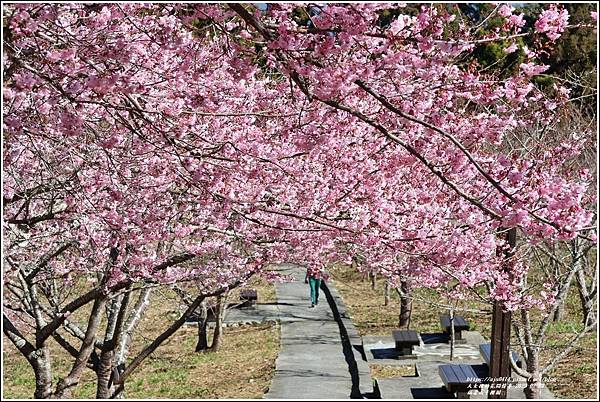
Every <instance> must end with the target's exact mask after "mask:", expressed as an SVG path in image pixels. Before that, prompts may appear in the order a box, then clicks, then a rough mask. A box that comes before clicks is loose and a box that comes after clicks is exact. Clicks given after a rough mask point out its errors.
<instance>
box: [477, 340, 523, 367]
mask: <svg viewBox="0 0 600 402" xmlns="http://www.w3.org/2000/svg"><path fill="white" fill-rule="evenodd" d="M479 354H480V355H481V358H482V359H483V361H484V362H485V364H487V365H488V367H489V365H490V360H491V359H492V344H491V343H482V344H481V345H479ZM510 354H511V355H512V359H513V360H514V362H515V364H516V365H517V367H522V366H521V365H522V364H523V362H522V361H521V359H520V358H519V354H518V353H517V352H515V351H513V350H511V351H510Z"/></svg>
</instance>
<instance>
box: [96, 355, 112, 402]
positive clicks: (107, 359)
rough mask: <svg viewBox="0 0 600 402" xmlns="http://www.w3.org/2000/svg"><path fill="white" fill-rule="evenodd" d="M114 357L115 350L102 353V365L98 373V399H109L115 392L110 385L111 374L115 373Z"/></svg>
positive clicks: (99, 366)
mask: <svg viewBox="0 0 600 402" xmlns="http://www.w3.org/2000/svg"><path fill="white" fill-rule="evenodd" d="M114 357H115V351H114V350H108V351H102V353H100V364H99V365H98V370H97V371H96V379H97V384H96V399H109V398H110V397H111V396H112V394H113V392H114V389H113V384H110V385H109V382H110V374H111V373H112V371H113V362H114Z"/></svg>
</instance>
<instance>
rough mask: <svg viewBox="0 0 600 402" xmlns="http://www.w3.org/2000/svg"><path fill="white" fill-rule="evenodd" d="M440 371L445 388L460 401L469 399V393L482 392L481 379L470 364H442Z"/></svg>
mask: <svg viewBox="0 0 600 402" xmlns="http://www.w3.org/2000/svg"><path fill="white" fill-rule="evenodd" d="M438 371H439V375H440V378H441V379H442V382H443V383H444V387H446V389H447V390H448V392H450V393H451V394H456V397H457V398H459V399H469V391H471V390H478V391H480V390H481V379H480V378H479V376H478V375H477V373H475V370H473V367H471V366H470V365H469V364H442V365H440V366H439V370H438Z"/></svg>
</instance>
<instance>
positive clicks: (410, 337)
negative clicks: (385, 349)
mask: <svg viewBox="0 0 600 402" xmlns="http://www.w3.org/2000/svg"><path fill="white" fill-rule="evenodd" d="M392 336H393V337H394V342H395V343H396V350H397V351H398V354H399V355H400V356H410V355H412V352H413V346H418V345H420V344H421V340H420V339H419V334H418V333H417V331H408V330H406V331H405V330H399V329H396V330H393V331H392Z"/></svg>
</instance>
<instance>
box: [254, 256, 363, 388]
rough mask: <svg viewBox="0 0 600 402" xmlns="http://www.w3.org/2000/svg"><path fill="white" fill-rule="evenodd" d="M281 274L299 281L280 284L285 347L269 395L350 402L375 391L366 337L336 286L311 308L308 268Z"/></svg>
mask: <svg viewBox="0 0 600 402" xmlns="http://www.w3.org/2000/svg"><path fill="white" fill-rule="evenodd" d="M278 270H279V271H280V272H282V273H285V274H292V275H293V276H294V277H295V280H294V281H292V282H284V283H278V284H276V292H277V307H278V309H279V312H278V314H277V316H278V318H279V321H280V323H281V347H280V352H279V356H278V358H277V362H276V367H275V376H274V377H273V381H272V383H271V387H270V389H269V392H268V393H267V394H266V395H265V397H266V398H277V399H349V398H362V397H363V395H364V394H368V393H370V392H372V391H373V389H372V381H371V378H370V374H369V367H368V365H367V363H366V361H364V360H363V359H362V357H361V354H360V352H359V351H358V349H357V346H358V345H360V343H361V341H360V337H359V336H358V333H356V329H355V328H354V326H353V325H352V322H351V321H350V320H349V319H348V318H347V316H346V311H345V307H344V306H343V303H342V302H341V299H340V297H339V295H338V294H337V291H336V290H335V289H334V288H333V284H332V283H329V284H328V286H325V289H324V290H321V295H320V297H319V305H318V306H317V307H316V308H314V309H311V308H309V306H310V296H309V292H310V291H309V286H308V285H307V284H305V283H304V274H305V270H304V269H303V268H301V267H298V266H294V265H290V264H282V265H280V266H279V268H278Z"/></svg>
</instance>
